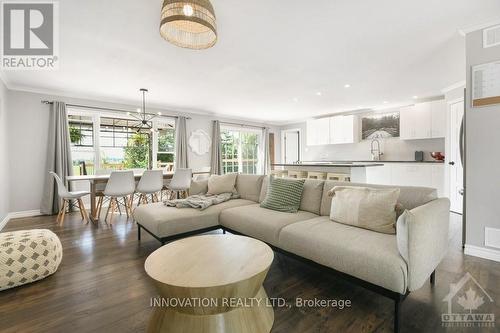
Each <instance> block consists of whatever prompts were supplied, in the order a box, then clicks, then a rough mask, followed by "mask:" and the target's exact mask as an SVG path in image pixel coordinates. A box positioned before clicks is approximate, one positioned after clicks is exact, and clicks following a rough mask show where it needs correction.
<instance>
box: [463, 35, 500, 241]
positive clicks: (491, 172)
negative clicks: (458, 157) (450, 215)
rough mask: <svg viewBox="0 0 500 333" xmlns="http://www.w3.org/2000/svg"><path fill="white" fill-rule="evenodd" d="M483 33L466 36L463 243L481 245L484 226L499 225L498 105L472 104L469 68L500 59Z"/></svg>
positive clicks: (499, 141) (497, 50)
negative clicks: (472, 105) (464, 225)
mask: <svg viewBox="0 0 500 333" xmlns="http://www.w3.org/2000/svg"><path fill="white" fill-rule="evenodd" d="M482 42H483V33H482V31H475V32H471V33H469V34H467V36H466V58H467V67H466V73H467V99H468V101H467V103H466V147H467V148H466V150H467V152H466V219H467V228H466V244H467V245H473V246H479V247H482V246H484V245H485V244H484V239H485V238H484V231H485V230H484V228H485V227H491V228H500V206H499V204H498V202H499V198H500V183H499V181H498V178H499V177H498V170H499V166H500V153H499V148H498V147H500V136H499V135H498V133H499V128H500V105H499V104H497V105H492V106H487V107H476V108H471V103H470V101H471V91H472V80H471V68H472V66H474V65H479V64H484V63H488V62H492V61H499V60H500V46H494V47H490V48H487V49H483V46H482Z"/></svg>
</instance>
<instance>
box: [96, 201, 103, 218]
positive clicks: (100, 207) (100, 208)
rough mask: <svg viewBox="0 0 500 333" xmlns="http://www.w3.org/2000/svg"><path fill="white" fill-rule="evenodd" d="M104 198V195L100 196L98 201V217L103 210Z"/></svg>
mask: <svg viewBox="0 0 500 333" xmlns="http://www.w3.org/2000/svg"><path fill="white" fill-rule="evenodd" d="M103 200H104V197H102V196H101V197H99V200H98V201H97V219H99V217H100V216H101V210H102V202H103Z"/></svg>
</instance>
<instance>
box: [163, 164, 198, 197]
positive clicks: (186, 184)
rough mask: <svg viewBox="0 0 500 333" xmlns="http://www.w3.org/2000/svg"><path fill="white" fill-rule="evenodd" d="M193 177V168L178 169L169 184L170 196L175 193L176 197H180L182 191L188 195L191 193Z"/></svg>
mask: <svg viewBox="0 0 500 333" xmlns="http://www.w3.org/2000/svg"><path fill="white" fill-rule="evenodd" d="M192 179H193V172H192V170H191V169H176V170H175V172H174V176H173V177H172V180H171V181H170V183H169V184H168V185H167V191H169V198H171V197H172V196H171V195H172V194H174V193H175V197H176V198H178V197H179V194H180V193H182V194H184V196H187V195H188V194H189V193H188V191H189V188H190V187H191V180H192Z"/></svg>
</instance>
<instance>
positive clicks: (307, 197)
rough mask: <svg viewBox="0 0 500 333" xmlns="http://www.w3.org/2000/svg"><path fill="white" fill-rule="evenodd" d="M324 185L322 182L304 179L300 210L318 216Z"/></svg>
mask: <svg viewBox="0 0 500 333" xmlns="http://www.w3.org/2000/svg"><path fill="white" fill-rule="evenodd" d="M324 184H325V181H324V180H316V179H306V181H305V182H304V191H303V192H302V200H301V201H300V208H299V209H300V210H304V211H306V212H311V213H314V214H316V215H319V210H320V207H321V196H322V195H323V185H324Z"/></svg>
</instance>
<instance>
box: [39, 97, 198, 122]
mask: <svg viewBox="0 0 500 333" xmlns="http://www.w3.org/2000/svg"><path fill="white" fill-rule="evenodd" d="M42 104H47V105H50V104H54V102H51V101H42ZM66 106H69V107H73V108H82V109H93V110H101V111H116V112H124V113H133V111H127V110H122V109H113V108H103V107H99V106H91V105H80V104H66ZM146 114H147V115H150V116H157V117H164V118H179V116H170V115H164V114H162V115H158V114H156V113H148V112H146ZM186 119H191V117H186Z"/></svg>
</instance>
